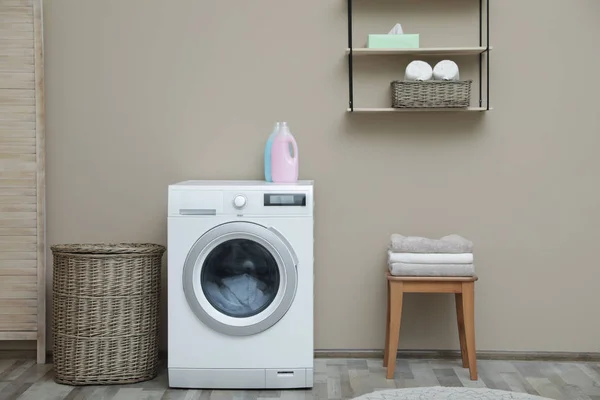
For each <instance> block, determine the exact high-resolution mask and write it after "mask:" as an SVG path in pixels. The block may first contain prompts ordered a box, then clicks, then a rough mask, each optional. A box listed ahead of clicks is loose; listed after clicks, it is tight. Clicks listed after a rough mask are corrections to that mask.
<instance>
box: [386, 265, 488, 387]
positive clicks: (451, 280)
mask: <svg viewBox="0 0 600 400" xmlns="http://www.w3.org/2000/svg"><path fill="white" fill-rule="evenodd" d="M386 277H387V289H388V290H387V294H388V296H387V318H386V338H385V350H384V355H383V366H384V367H387V378H388V379H392V378H393V377H394V371H395V367H396V356H397V354H398V342H399V340H400V322H401V318H402V302H403V297H404V293H454V295H455V302H456V316H457V322H458V336H459V339H460V352H461V358H462V365H463V368H469V373H470V377H471V379H472V380H477V359H476V356H475V282H476V281H477V279H478V278H477V276H394V275H391V274H390V273H389V272H387V273H386Z"/></svg>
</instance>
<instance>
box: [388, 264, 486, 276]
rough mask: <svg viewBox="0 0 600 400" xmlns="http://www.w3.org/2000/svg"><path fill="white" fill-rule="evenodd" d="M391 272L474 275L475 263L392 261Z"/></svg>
mask: <svg viewBox="0 0 600 400" xmlns="http://www.w3.org/2000/svg"><path fill="white" fill-rule="evenodd" d="M389 269H390V274H392V275H394V276H473V275H475V267H474V265H473V264H411V263H392V264H390V265H389Z"/></svg>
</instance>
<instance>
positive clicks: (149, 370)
mask: <svg viewBox="0 0 600 400" xmlns="http://www.w3.org/2000/svg"><path fill="white" fill-rule="evenodd" d="M51 249H52V253H53V257H54V272H53V279H52V289H53V294H52V297H53V301H54V303H53V312H54V316H53V323H52V332H53V336H54V346H53V358H54V370H55V380H56V381H57V382H59V383H65V384H69V385H102V384H122V383H133V382H140V381H145V380H149V379H153V378H154V377H155V376H156V374H157V369H158V332H159V304H160V303H159V302H160V275H161V260H162V256H163V253H164V252H165V250H166V249H165V248H164V247H163V246H160V245H156V244H139V243H120V244H67V245H57V246H52V247H51Z"/></svg>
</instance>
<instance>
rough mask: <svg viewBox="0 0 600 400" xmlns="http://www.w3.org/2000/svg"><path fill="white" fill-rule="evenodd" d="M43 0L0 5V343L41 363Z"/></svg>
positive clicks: (43, 332)
mask: <svg viewBox="0 0 600 400" xmlns="http://www.w3.org/2000/svg"><path fill="white" fill-rule="evenodd" d="M44 118H45V111H44V74H43V33H42V4H41V0H1V1H0V340H37V342H38V347H37V349H38V362H45V353H46V347H45V342H46V329H45V318H46V316H45V314H46V305H45V280H46V272H45V260H46V257H45V227H44V225H45V214H44V213H45V174H44V171H45V168H44V162H45V141H44Z"/></svg>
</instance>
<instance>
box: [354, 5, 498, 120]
mask: <svg viewBox="0 0 600 400" xmlns="http://www.w3.org/2000/svg"><path fill="white" fill-rule="evenodd" d="M346 1H347V7H348V47H347V48H346V55H347V59H348V97H349V98H348V112H361V113H365V112H366V113H372V112H376V113H378V112H396V113H405V112H419V111H428V112H435V111H438V112H439V111H448V112H451V111H452V112H482V111H488V110H490V109H491V107H490V50H492V48H491V47H490V0H477V2H478V3H479V38H478V39H479V46H473V47H434V48H418V49H369V48H362V47H359V48H356V47H353V46H352V36H353V28H352V22H353V21H352V4H353V1H354V0H346ZM403 55H405V56H420V57H425V56H474V57H478V60H479V81H478V83H479V101H478V103H477V104H476V107H469V108H449V109H447V108H433V109H431V108H411V109H396V108H355V107H354V104H355V103H354V65H353V61H354V57H364V56H403ZM484 66H485V68H484ZM484 89H485V90H484Z"/></svg>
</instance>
